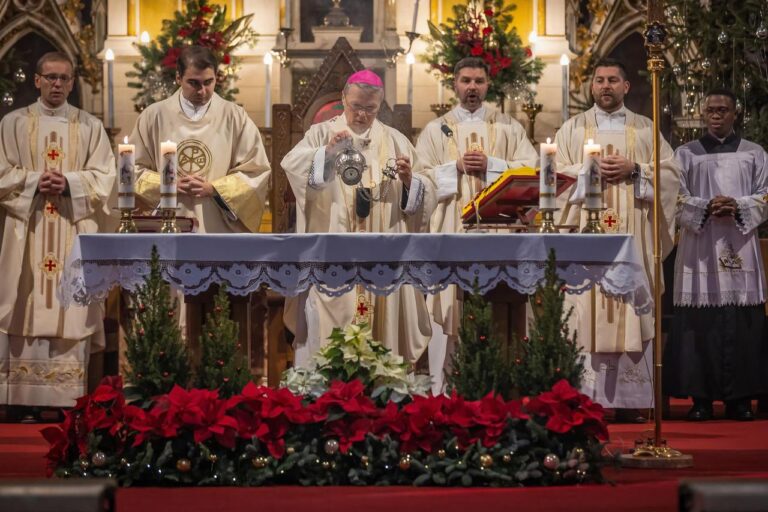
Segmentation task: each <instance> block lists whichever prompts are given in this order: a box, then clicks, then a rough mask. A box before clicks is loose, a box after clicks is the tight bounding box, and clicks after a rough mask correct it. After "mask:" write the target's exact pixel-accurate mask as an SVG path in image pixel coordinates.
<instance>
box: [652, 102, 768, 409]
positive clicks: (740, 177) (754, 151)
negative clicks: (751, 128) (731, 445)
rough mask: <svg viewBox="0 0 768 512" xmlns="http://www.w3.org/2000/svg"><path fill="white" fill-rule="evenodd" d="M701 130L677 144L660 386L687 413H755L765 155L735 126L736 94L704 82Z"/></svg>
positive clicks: (762, 378)
mask: <svg viewBox="0 0 768 512" xmlns="http://www.w3.org/2000/svg"><path fill="white" fill-rule="evenodd" d="M703 110H704V112H703V114H704V120H705V121H706V123H707V133H706V134H705V135H704V136H703V137H702V138H700V139H698V140H694V141H691V142H689V143H687V144H684V145H683V146H680V147H679V148H677V151H675V156H676V157H677V159H678V160H679V162H680V164H681V166H682V180H681V185H680V197H679V199H678V208H677V215H678V221H679V223H680V228H681V229H680V243H679V245H678V248H677V258H676V259H675V291H674V303H675V315H674V320H673V328H672V333H671V335H670V337H669V339H668V340H667V343H666V345H665V347H664V378H663V386H664V391H665V393H666V394H669V395H673V396H684V397H688V396H690V397H692V398H693V407H692V408H691V410H690V411H689V412H688V416H687V419H688V420H689V421H706V420H710V419H712V418H713V408H712V401H713V400H722V401H724V402H725V415H726V417H727V418H729V419H732V420H737V421H750V420H753V419H754V414H753V412H752V405H751V400H752V398H753V397H756V396H758V395H761V394H763V393H766V392H768V378H766V368H768V343H766V337H765V332H764V329H765V300H766V283H765V272H764V270H763V257H762V254H761V252H760V242H759V240H758V235H757V227H758V226H759V225H760V224H762V223H763V222H765V221H766V220H767V219H768V204H766V197H767V195H768V154H766V152H765V150H764V149H763V148H761V147H760V146H759V145H757V144H755V143H753V142H750V141H748V140H745V139H742V138H741V137H739V136H738V135H737V134H736V133H735V132H734V131H733V126H734V123H735V121H736V117H737V115H738V112H737V109H736V96H735V95H734V94H733V92H731V91H729V90H727V89H715V90H713V91H710V92H709V93H708V94H707V96H706V98H705V102H704V109H703Z"/></svg>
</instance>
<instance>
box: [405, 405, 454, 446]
mask: <svg viewBox="0 0 768 512" xmlns="http://www.w3.org/2000/svg"><path fill="white" fill-rule="evenodd" d="M445 400H446V398H445V397H443V396H437V397H435V396H429V397H421V396H416V397H414V399H413V402H411V403H410V404H408V405H406V406H405V407H403V409H402V412H403V416H404V420H405V427H406V428H405V430H404V431H403V432H402V433H401V434H400V442H401V445H400V451H401V452H404V453H408V452H413V451H415V450H423V451H425V452H433V451H435V450H437V449H438V448H439V447H440V446H442V445H443V437H444V436H445V429H443V428H441V425H442V424H443V423H445V422H446V419H445V416H444V414H443V412H442V408H443V404H444V402H445Z"/></svg>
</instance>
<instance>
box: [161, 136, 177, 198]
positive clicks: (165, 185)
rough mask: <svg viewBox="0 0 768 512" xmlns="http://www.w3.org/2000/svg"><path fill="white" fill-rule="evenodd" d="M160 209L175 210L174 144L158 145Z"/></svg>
mask: <svg viewBox="0 0 768 512" xmlns="http://www.w3.org/2000/svg"><path fill="white" fill-rule="evenodd" d="M160 155H161V159H160V163H161V164H162V168H161V169H160V208H176V169H177V168H178V162H177V160H176V143H175V142H171V141H169V140H167V141H165V142H161V143H160Z"/></svg>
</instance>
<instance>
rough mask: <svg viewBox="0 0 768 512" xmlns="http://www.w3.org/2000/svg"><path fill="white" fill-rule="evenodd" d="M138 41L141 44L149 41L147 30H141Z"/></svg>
mask: <svg viewBox="0 0 768 512" xmlns="http://www.w3.org/2000/svg"><path fill="white" fill-rule="evenodd" d="M139 41H140V42H141V44H149V41H150V39H149V32H147V31H146V30H145V31H144V32H142V33H141V36H140V37H139Z"/></svg>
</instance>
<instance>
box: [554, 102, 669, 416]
mask: <svg viewBox="0 0 768 512" xmlns="http://www.w3.org/2000/svg"><path fill="white" fill-rule="evenodd" d="M625 111H626V123H625V126H624V129H623V130H622V129H617V128H616V127H615V126H611V129H607V130H599V129H598V127H597V126H598V123H597V118H596V113H597V112H598V109H596V108H595V107H593V108H592V109H590V110H588V111H586V112H584V113H583V114H580V115H578V116H576V117H574V118H572V119H570V120H569V121H568V122H566V123H565V124H564V125H563V127H562V128H561V129H560V130H559V131H558V133H557V136H556V143H557V145H558V171H559V172H564V173H566V174H570V175H572V176H574V177H577V176H578V174H579V172H580V171H581V168H582V161H583V146H584V143H585V142H586V141H587V140H588V139H593V140H594V142H595V143H597V144H600V145H601V147H602V150H603V153H604V154H606V155H607V154H620V155H623V156H625V157H626V158H627V159H629V160H630V161H632V162H636V163H638V164H639V165H640V168H641V173H640V176H639V178H638V179H637V180H634V181H633V180H627V181H624V182H620V183H615V184H608V183H605V182H604V184H603V206H604V207H605V210H604V211H603V212H601V215H600V224H601V226H602V227H603V229H605V231H606V232H607V233H630V234H632V235H634V237H633V238H634V242H635V245H636V247H637V249H638V252H639V254H640V256H641V258H642V259H643V262H644V265H645V270H646V274H647V275H648V280H649V282H650V283H652V286H653V194H654V191H653V182H652V179H653V174H652V173H653V170H652V161H653V151H652V148H653V139H652V123H651V122H650V120H648V119H646V118H645V117H642V116H639V115H636V114H634V113H632V112H630V111H628V110H625ZM613 124H615V123H613ZM662 141H663V139H662ZM661 159H662V169H661V185H662V194H661V201H662V212H663V213H664V218H663V219H662V221H661V226H662V227H661V229H662V252H663V254H664V255H666V254H668V252H669V251H670V250H671V247H672V243H671V241H672V235H673V233H674V205H675V199H676V197H677V190H678V188H679V170H678V167H677V165H676V163H675V162H674V159H673V156H672V150H671V148H670V147H669V145H667V144H666V142H663V145H662V153H661ZM575 190H576V187H575V186H574V187H572V190H571V191H570V192H569V194H563V195H562V196H561V198H562V197H564V196H570V197H571V198H572V197H573V195H574V192H575ZM561 198H559V201H558V203H559V204H558V206H559V207H560V208H561V215H562V217H561V223H563V224H568V225H573V226H578V228H579V230H581V228H583V227H584V225H585V224H586V216H587V213H586V210H584V209H582V207H581V204H580V203H579V202H574V203H571V202H568V203H566V202H565V201H564V200H563V199H561ZM661 286H663V283H661ZM570 307H573V314H572V315H571V318H570V322H569V324H570V325H569V327H570V329H571V332H574V331H576V335H577V341H578V343H579V345H580V346H581V347H582V348H583V349H584V354H585V355H586V359H585V361H584V366H585V375H584V380H583V382H582V392H584V393H585V394H587V395H589V396H590V397H591V398H592V399H593V400H596V401H597V402H599V403H600V404H602V405H603V406H606V407H617V408H645V407H650V406H651V404H652V401H653V387H652V385H653V383H652V375H653V369H652V363H653V360H652V344H651V340H652V339H653V337H654V324H653V315H652V314H646V315H640V316H638V315H637V314H636V313H635V311H634V309H633V308H632V307H631V306H628V305H626V304H623V303H621V302H619V301H617V300H614V299H611V298H609V297H605V296H604V295H603V294H602V293H601V290H600V288H599V287H595V289H593V290H592V291H590V292H589V293H586V294H583V295H566V309H567V308H570Z"/></svg>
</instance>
